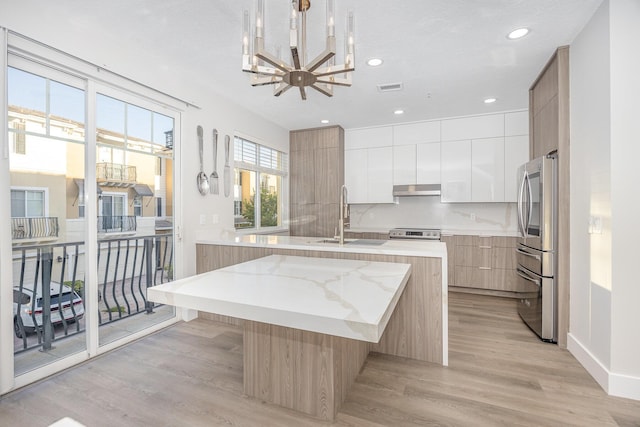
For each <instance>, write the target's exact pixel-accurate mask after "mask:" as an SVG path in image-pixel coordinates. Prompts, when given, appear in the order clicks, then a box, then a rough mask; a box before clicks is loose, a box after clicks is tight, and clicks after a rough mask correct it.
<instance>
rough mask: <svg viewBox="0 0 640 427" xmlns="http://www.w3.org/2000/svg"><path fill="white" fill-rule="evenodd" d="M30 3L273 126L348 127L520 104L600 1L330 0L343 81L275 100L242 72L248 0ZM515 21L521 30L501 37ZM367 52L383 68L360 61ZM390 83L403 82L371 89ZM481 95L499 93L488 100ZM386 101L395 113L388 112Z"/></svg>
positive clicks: (317, 20)
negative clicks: (349, 63)
mask: <svg viewBox="0 0 640 427" xmlns="http://www.w3.org/2000/svg"><path fill="white" fill-rule="evenodd" d="M15 3H18V4H22V5H26V3H32V4H34V2H33V1H31V2H29V1H27V0H25V1H23V2H15ZM37 3H38V4H39V6H38V7H40V8H50V10H48V11H47V10H45V11H44V12H43V13H38V14H34V16H33V18H34V19H43V18H42V17H43V16H48V17H50V16H55V19H56V20H57V23H58V24H59V25H61V28H64V29H65V30H64V31H65V33H68V34H69V37H78V36H79V35H80V34H83V35H82V36H83V37H86V36H87V35H88V34H92V35H93V36H94V37H98V35H99V37H100V39H101V40H100V43H101V44H102V46H105V44H111V45H113V46H119V47H120V48H122V47H124V48H125V49H126V50H128V51H129V52H128V54H127V55H126V58H127V61H139V64H129V65H130V66H139V67H159V68H160V69H163V70H167V69H169V70H170V71H173V70H175V75H185V76H188V77H189V78H193V79H198V80H200V83H201V84H204V85H206V86H208V87H210V88H211V90H213V91H215V92H217V93H219V94H220V95H221V96H223V97H225V98H228V99H230V100H234V101H235V102H237V103H240V104H242V105H244V106H245V107H246V108H248V109H250V110H253V111H256V112H257V113H259V114H260V115H262V116H264V117H265V118H267V119H269V120H271V121H273V122H275V123H277V124H279V125H281V126H283V127H284V128H287V129H301V128H310V127H319V126H323V125H322V124H321V123H320V120H321V119H328V120H329V121H330V124H339V125H342V126H343V127H344V128H354V127H365V126H372V125H382V124H390V123H397V122H409V121H417V120H425V119H433V118H441V117H451V116H461V115H469V114H481V113H487V112H495V111H505V110H513V109H522V108H527V106H528V92H527V90H528V88H529V86H530V85H531V83H532V82H533V79H534V78H535V77H536V76H537V75H538V73H539V72H540V70H541V69H542V67H543V66H544V64H545V63H546V61H547V59H548V58H549V57H550V55H551V54H552V53H553V51H554V50H555V48H556V47H558V46H561V45H566V44H570V43H571V41H572V40H573V39H574V37H575V36H576V35H577V34H578V33H579V31H580V30H581V29H582V27H583V26H584V25H585V24H586V23H587V21H588V20H589V18H590V17H591V15H592V14H593V12H594V11H595V10H596V8H597V7H598V5H599V4H600V3H601V0H405V1H389V0H366V1H365V0H360V1H356V0H336V22H337V23H338V25H336V35H337V44H338V46H339V56H338V61H337V62H338V63H340V62H341V59H342V55H341V50H342V49H341V48H340V47H341V46H342V45H343V43H344V34H343V32H344V31H343V28H344V27H343V25H341V24H340V23H341V22H344V21H343V20H344V19H345V17H346V14H347V11H348V10H352V11H353V12H354V14H355V17H356V28H355V30H356V71H355V72H354V74H353V82H354V83H353V86H352V87H350V88H341V87H338V88H336V89H335V90H334V96H333V98H327V97H325V96H324V95H322V94H320V93H318V92H316V91H314V90H311V89H309V90H308V99H307V100H306V101H302V100H301V99H300V96H299V92H298V91H297V90H293V89H292V90H290V91H288V92H286V93H285V94H283V95H282V96H281V97H279V98H276V97H274V96H272V87H270V86H265V87H256V88H253V87H251V86H250V85H249V76H248V75H247V74H245V73H243V72H242V71H241V32H242V28H241V27H242V11H243V9H248V10H252V9H253V2H252V0H238V1H231V0H227V1H221V0H135V1H132V0H109V1H108V2H104V1H94V0H86V1H76V0H59V1H56V2H44V3H45V4H46V5H43V3H42V2H37ZM266 4H267V6H266V8H267V12H268V14H267V16H266V18H265V21H266V31H267V34H266V44H267V48H270V50H274V51H275V48H274V46H275V45H276V44H279V45H280V46H282V49H283V53H285V54H286V53H287V50H286V49H287V46H288V38H287V37H288V31H287V30H288V7H289V1H288V0H267V1H266ZM15 7H23V6H15ZM324 9H325V0H312V7H311V10H310V11H309V20H310V23H309V33H308V36H307V37H308V39H309V44H310V56H311V57H313V56H315V55H316V54H317V53H319V52H320V50H321V48H322V47H323V44H324V34H325V30H324V27H323V21H324V19H325V10H324ZM252 20H253V18H252ZM522 26H525V27H528V28H530V29H531V33H530V34H529V35H527V36H526V37H524V38H523V39H520V40H516V41H511V40H508V39H507V38H506V34H507V33H508V32H509V31H510V30H512V29H515V28H518V27H522ZM80 31H82V33H79V32H80ZM58 37H60V35H58ZM42 41H44V42H47V40H42ZM371 57H380V58H382V59H383V60H384V64H383V65H382V66H381V67H378V68H371V67H368V66H367V65H366V64H365V62H366V60H367V59H369V58H371ZM397 82H402V83H403V85H404V89H403V90H401V91H397V92H388V93H379V92H378V90H377V88H376V86H377V85H378V84H386V83H397ZM157 89H159V90H163V88H161V87H159V88H157ZM176 95H177V96H180V94H176ZM486 97H495V98H497V99H498V101H497V102H496V103H494V104H491V105H487V104H484V103H483V99H484V98H486ZM396 108H402V109H404V110H405V112H406V113H405V114H404V115H403V116H394V115H393V110H394V109H396Z"/></svg>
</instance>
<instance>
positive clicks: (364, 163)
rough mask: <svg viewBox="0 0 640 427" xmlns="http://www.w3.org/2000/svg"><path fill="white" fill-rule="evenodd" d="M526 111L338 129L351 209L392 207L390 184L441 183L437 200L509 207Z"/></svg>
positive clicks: (524, 142) (522, 152) (525, 148)
mask: <svg viewBox="0 0 640 427" xmlns="http://www.w3.org/2000/svg"><path fill="white" fill-rule="evenodd" d="M528 135H529V113H528V112H527V111H514V112H508V113H498V114H485V115H482V116H472V117H460V118H452V119H444V120H432V121H425V122H417V123H408V124H401V125H393V126H379V127H374V128H366V129H352V130H346V131H345V167H344V168H345V183H346V185H347V188H348V189H349V202H350V203H392V202H393V195H392V192H393V185H406V184H438V183H440V184H441V185H442V196H441V200H442V201H443V202H463V203H468V202H478V203H487V202H515V201H516V188H515V187H516V185H517V184H516V182H517V177H516V170H517V168H518V167H519V166H520V165H522V164H523V163H525V162H526V161H527V160H528V156H529V136H528Z"/></svg>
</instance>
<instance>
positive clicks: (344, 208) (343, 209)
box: [339, 185, 351, 245]
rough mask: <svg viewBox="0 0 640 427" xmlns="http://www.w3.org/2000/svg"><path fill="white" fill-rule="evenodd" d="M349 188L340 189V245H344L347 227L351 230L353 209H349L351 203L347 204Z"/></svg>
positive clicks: (344, 186)
mask: <svg viewBox="0 0 640 427" xmlns="http://www.w3.org/2000/svg"><path fill="white" fill-rule="evenodd" d="M347 196H348V192H347V186H346V185H343V186H342V187H341V188H340V221H339V226H340V235H339V238H340V244H341V245H344V229H345V227H347V228H349V223H350V214H351V212H350V211H351V209H350V208H349V203H348V202H347Z"/></svg>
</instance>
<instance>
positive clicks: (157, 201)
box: [156, 197, 162, 216]
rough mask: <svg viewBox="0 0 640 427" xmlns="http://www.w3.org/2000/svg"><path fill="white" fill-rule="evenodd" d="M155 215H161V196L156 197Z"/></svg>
mask: <svg viewBox="0 0 640 427" xmlns="http://www.w3.org/2000/svg"><path fill="white" fill-rule="evenodd" d="M156 216H162V197H156Z"/></svg>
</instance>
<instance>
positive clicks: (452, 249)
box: [440, 235, 457, 285]
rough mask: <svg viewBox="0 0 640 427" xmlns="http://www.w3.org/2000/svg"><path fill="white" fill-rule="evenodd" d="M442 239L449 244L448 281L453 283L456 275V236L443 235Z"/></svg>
mask: <svg viewBox="0 0 640 427" xmlns="http://www.w3.org/2000/svg"><path fill="white" fill-rule="evenodd" d="M440 241H441V242H443V243H445V244H446V245H447V281H448V284H449V285H452V284H454V283H455V275H456V259H457V255H456V236H451V235H442V236H440Z"/></svg>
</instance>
